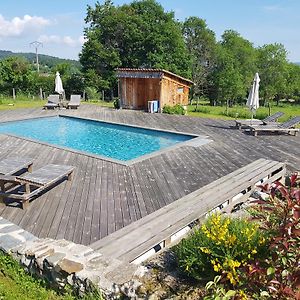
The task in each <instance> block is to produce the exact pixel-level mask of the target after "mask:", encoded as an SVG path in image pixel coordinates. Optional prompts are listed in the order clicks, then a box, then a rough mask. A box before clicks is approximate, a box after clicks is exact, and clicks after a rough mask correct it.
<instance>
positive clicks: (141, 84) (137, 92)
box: [119, 77, 160, 110]
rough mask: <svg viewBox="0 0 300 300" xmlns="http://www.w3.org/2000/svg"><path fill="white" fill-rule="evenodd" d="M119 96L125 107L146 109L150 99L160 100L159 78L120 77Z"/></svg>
mask: <svg viewBox="0 0 300 300" xmlns="http://www.w3.org/2000/svg"><path fill="white" fill-rule="evenodd" d="M119 97H120V99H121V105H122V107H123V108H130V109H145V110H147V108H148V101H150V100H159V98H160V79H159V78H127V77H126V78H120V79H119Z"/></svg>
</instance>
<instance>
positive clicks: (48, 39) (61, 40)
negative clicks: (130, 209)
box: [38, 35, 86, 47]
mask: <svg viewBox="0 0 300 300" xmlns="http://www.w3.org/2000/svg"><path fill="white" fill-rule="evenodd" d="M38 41H39V42H41V43H45V44H48V43H49V44H51V43H52V44H59V45H65V46H68V47H78V46H82V45H83V44H84V42H85V41H86V40H85V38H84V37H83V36H80V37H79V38H72V37H70V36H68V35H67V36H59V35H41V36H40V37H39V38H38Z"/></svg>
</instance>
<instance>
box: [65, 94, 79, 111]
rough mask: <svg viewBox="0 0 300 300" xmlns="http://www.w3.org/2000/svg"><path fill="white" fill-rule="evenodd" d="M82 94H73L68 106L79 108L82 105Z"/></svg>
mask: <svg viewBox="0 0 300 300" xmlns="http://www.w3.org/2000/svg"><path fill="white" fill-rule="evenodd" d="M80 101H81V96H80V95H71V98H70V101H69V103H68V104H67V108H76V109H77V108H78V107H79V105H80Z"/></svg>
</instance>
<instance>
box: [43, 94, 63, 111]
mask: <svg viewBox="0 0 300 300" xmlns="http://www.w3.org/2000/svg"><path fill="white" fill-rule="evenodd" d="M47 100H48V102H47V103H46V104H45V105H44V108H47V109H49V108H53V109H54V108H56V107H59V95H49V96H48V98H47Z"/></svg>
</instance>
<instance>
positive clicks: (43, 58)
mask: <svg viewBox="0 0 300 300" xmlns="http://www.w3.org/2000/svg"><path fill="white" fill-rule="evenodd" d="M9 56H21V57H25V58H26V59H28V60H29V61H30V62H35V53H30V52H28V53H23V52H19V53H15V52H12V51H7V50H0V60H1V59H4V58H6V57H9ZM39 63H40V65H42V66H48V67H49V68H50V69H51V68H52V67H53V66H55V65H57V64H61V63H69V64H71V65H73V66H74V67H76V68H80V62H79V61H77V60H73V59H63V58H59V57H54V56H50V55H45V54H39Z"/></svg>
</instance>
